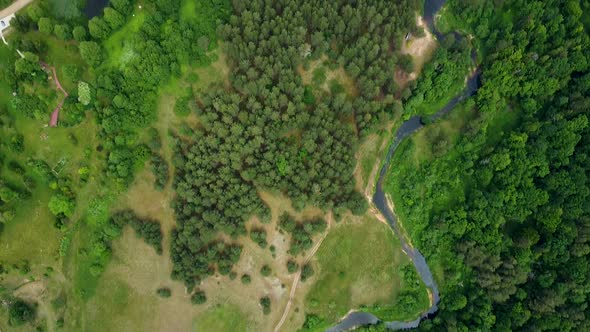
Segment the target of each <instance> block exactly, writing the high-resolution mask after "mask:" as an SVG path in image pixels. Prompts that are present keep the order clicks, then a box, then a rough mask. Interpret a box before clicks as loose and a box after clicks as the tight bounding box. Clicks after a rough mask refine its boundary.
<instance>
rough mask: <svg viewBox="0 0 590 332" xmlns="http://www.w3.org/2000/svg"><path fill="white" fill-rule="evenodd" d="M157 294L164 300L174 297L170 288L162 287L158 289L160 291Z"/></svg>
mask: <svg viewBox="0 0 590 332" xmlns="http://www.w3.org/2000/svg"><path fill="white" fill-rule="evenodd" d="M156 293H157V294H158V295H159V296H160V297H163V298H168V297H170V296H171V295H172V291H171V290H170V288H168V287H161V288H158V290H157V291H156Z"/></svg>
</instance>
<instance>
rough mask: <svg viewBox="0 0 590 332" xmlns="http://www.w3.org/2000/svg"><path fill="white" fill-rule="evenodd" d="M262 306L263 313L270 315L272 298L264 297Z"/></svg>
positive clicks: (261, 299) (261, 302) (261, 300)
mask: <svg viewBox="0 0 590 332" xmlns="http://www.w3.org/2000/svg"><path fill="white" fill-rule="evenodd" d="M260 305H261V306H262V313H264V314H265V315H268V314H270V297H268V296H264V297H261V298H260Z"/></svg>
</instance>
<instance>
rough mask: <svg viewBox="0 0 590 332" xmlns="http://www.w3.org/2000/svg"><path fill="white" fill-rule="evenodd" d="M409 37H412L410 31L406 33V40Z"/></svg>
mask: <svg viewBox="0 0 590 332" xmlns="http://www.w3.org/2000/svg"><path fill="white" fill-rule="evenodd" d="M410 38H412V33H411V32H408V33H407V34H406V41H408V40H410Z"/></svg>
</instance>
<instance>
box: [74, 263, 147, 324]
mask: <svg viewBox="0 0 590 332" xmlns="http://www.w3.org/2000/svg"><path fill="white" fill-rule="evenodd" d="M155 296H156V295H155V293H154V294H153V295H152V294H150V295H142V294H139V293H137V292H136V291H134V290H133V289H132V288H131V287H130V286H129V285H128V284H126V283H125V282H123V281H121V280H119V279H118V278H116V277H115V276H111V275H108V274H105V275H103V277H101V279H100V282H99V284H98V287H97V292H96V296H94V297H93V298H92V299H91V300H90V301H88V302H87V303H85V304H84V310H83V312H82V317H84V319H83V320H81V322H80V324H79V325H78V326H76V327H74V329H73V330H77V329H78V328H79V327H83V328H82V330H84V331H88V332H92V331H97V332H99V331H149V330H150V328H152V326H151V324H152V322H153V317H154V315H155V314H157V313H155V312H153V308H156V306H155V304H156V301H157V299H156V297H155Z"/></svg>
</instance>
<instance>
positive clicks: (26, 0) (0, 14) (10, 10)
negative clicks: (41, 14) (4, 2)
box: [0, 0, 33, 18]
mask: <svg viewBox="0 0 590 332" xmlns="http://www.w3.org/2000/svg"><path fill="white" fill-rule="evenodd" d="M31 2H33V0H17V1H15V2H14V3H13V4H12V5H10V6H8V7H7V8H5V9H2V10H0V18H4V17H7V16H10V15H12V14H14V13H16V12H18V11H19V10H21V9H22V8H23V7H25V6H26V5H28V4H30V3H31Z"/></svg>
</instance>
